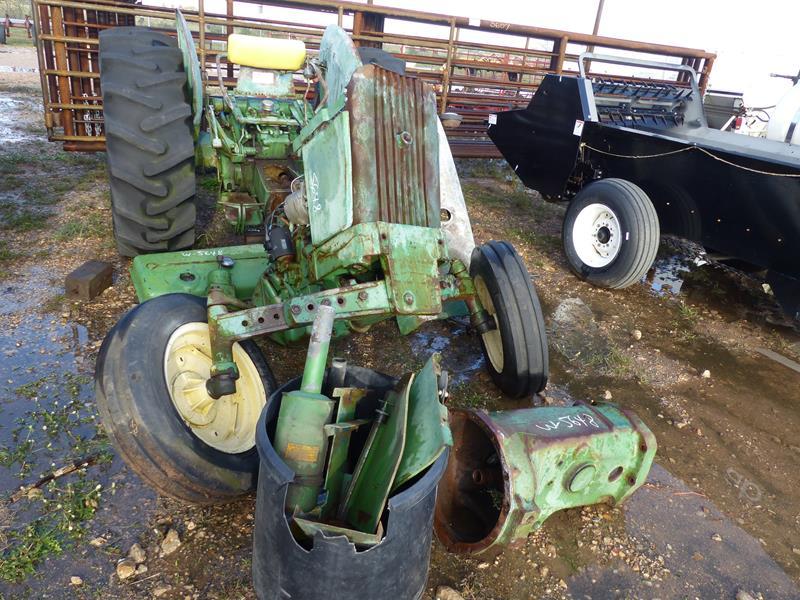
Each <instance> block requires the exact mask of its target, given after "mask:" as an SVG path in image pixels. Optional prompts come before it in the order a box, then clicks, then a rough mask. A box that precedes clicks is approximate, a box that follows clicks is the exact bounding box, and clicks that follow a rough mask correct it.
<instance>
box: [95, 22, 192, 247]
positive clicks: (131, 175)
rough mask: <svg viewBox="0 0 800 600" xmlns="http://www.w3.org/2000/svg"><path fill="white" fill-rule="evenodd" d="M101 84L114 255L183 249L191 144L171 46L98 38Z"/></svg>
mask: <svg viewBox="0 0 800 600" xmlns="http://www.w3.org/2000/svg"><path fill="white" fill-rule="evenodd" d="M100 83H101V87H102V93H103V115H104V122H105V134H106V156H107V160H108V172H109V178H110V180H111V209H112V215H113V220H114V235H115V237H116V241H117V249H118V250H119V253H120V254H122V255H123V256H137V255H139V254H146V253H148V252H162V251H167V250H180V249H183V248H190V247H191V246H192V244H193V243H194V225H195V203H194V195H195V173H194V154H195V152H194V136H193V133H192V108H191V105H190V103H189V99H188V95H187V90H186V73H185V72H184V70H183V57H182V54H181V51H180V50H179V49H178V47H177V42H176V41H175V39H174V38H172V37H170V36H168V35H166V34H163V33H158V32H155V31H152V30H150V29H147V28H144V27H116V28H113V29H106V30H104V31H101V32H100Z"/></svg>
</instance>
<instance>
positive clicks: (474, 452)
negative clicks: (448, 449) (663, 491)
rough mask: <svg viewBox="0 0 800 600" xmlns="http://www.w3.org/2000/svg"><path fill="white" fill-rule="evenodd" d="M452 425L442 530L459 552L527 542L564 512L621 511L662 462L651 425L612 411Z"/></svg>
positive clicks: (499, 415) (499, 417) (455, 416)
mask: <svg viewBox="0 0 800 600" xmlns="http://www.w3.org/2000/svg"><path fill="white" fill-rule="evenodd" d="M450 425H451V427H452V429H453V437H454V439H455V443H454V448H453V452H452V453H451V455H450V461H449V462H448V466H447V472H446V473H445V475H444V477H443V478H442V482H441V483H440V485H439V500H438V501H437V509H436V530H437V535H438V537H439V539H440V540H441V541H442V542H443V543H444V544H445V546H447V547H448V549H450V550H452V551H456V552H471V553H478V552H483V551H485V550H487V549H489V548H493V547H497V546H502V545H505V544H509V543H512V542H514V541H517V540H523V539H525V537H526V536H527V535H528V534H529V533H531V532H532V531H534V530H535V529H537V528H538V527H540V526H541V525H542V523H543V522H544V521H545V520H546V519H547V518H548V517H550V515H552V514H553V513H554V512H556V511H559V510H563V509H565V508H573V507H577V506H586V505H590V504H597V503H600V502H608V501H612V502H617V503H618V502H622V501H623V500H625V499H626V498H627V497H628V496H630V495H631V494H632V493H633V492H634V491H635V490H636V489H637V488H638V487H639V486H641V485H642V484H643V483H644V482H645V479H646V478H647V474H648V472H649V471H650V467H651V466H652V464H653V459H654V457H655V453H656V440H655V436H654V435H653V434H652V432H651V431H650V430H649V429H648V428H647V426H646V425H645V424H644V423H643V422H642V421H641V420H640V419H639V418H638V417H636V415H634V414H632V413H630V412H628V411H625V410H624V409H621V408H619V407H617V406H615V405H613V404H602V405H589V404H585V403H576V404H575V405H573V406H553V407H539V408H529V409H521V410H510V411H504V412H491V413H487V412H485V411H452V413H451V418H450Z"/></svg>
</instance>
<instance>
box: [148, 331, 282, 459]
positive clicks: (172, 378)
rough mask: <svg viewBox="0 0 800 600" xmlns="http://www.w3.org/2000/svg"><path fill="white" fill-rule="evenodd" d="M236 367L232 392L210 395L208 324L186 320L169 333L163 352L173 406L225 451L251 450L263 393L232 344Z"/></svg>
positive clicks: (196, 431) (252, 366) (206, 439)
mask: <svg viewBox="0 0 800 600" xmlns="http://www.w3.org/2000/svg"><path fill="white" fill-rule="evenodd" d="M233 360H234V362H235V363H236V366H237V367H238V369H239V379H237V380H236V393H235V394H231V395H229V396H223V397H222V398H219V399H218V400H214V399H213V398H212V397H211V396H209V395H208V391H206V380H207V379H208V378H209V376H210V375H211V339H210V337H209V334H208V323H186V324H185V325H181V326H180V327H178V329H176V330H175V332H174V333H173V334H172V335H171V336H170V338H169V341H168V342H167V350H166V352H165V353H164V377H165V379H166V381H167V389H168V390H169V396H170V399H171V400H172V404H173V405H174V406H175V410H177V411H178V414H179V415H180V417H181V419H182V420H183V422H184V423H186V425H187V427H189V429H191V430H192V433H194V434H195V435H196V436H197V437H198V438H200V439H201V440H202V441H203V442H205V443H206V444H208V445H209V446H211V447H212V448H214V449H215V450H219V451H220V452H225V453H227V454H238V453H240V452H245V451H247V450H250V449H251V448H252V447H253V446H255V443H256V423H257V422H258V417H259V415H260V414H261V409H262V408H263V407H264V405H265V404H266V402H267V393H266V390H265V389H264V383H263V381H262V380H261V375H259V373H258V369H257V368H256V365H255V363H254V362H253V361H252V360H251V358H250V357H249V356H248V355H247V353H246V352H245V351H244V350H243V349H242V347H241V346H240V345H239V344H234V345H233Z"/></svg>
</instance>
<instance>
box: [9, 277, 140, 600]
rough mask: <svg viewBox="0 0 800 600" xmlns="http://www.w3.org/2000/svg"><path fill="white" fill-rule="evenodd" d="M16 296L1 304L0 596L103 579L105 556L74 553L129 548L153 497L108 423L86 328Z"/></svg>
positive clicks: (29, 594)
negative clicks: (118, 448) (98, 545)
mask: <svg viewBox="0 0 800 600" xmlns="http://www.w3.org/2000/svg"><path fill="white" fill-rule="evenodd" d="M38 277H39V279H40V280H41V279H43V278H44V277H43V276H41V275H39V276H38ZM38 289H47V290H49V289H51V288H50V287H48V286H47V285H44V284H42V286H40V287H39V288H38ZM17 291H19V292H23V291H25V290H17ZM9 295H11V294H10V292H8V291H7V290H6V293H5V294H4V295H3V296H2V302H0V306H1V307H2V309H3V316H2V317H0V325H2V326H1V327H0V349H2V350H1V351H2V358H1V359H0V490H2V494H1V496H2V499H0V513H2V516H1V517H0V521H2V522H3V528H2V531H0V542H2V544H0V596H3V595H4V594H6V593H8V594H9V595H10V597H12V596H13V597H41V595H40V594H39V593H36V592H35V590H37V589H51V586H52V585H53V583H54V581H55V580H57V579H66V580H67V581H68V580H69V577H70V576H71V575H79V576H82V577H83V578H84V579H85V580H86V581H87V582H88V581H92V580H95V581H98V582H100V581H101V579H100V577H101V576H102V568H107V562H108V561H107V560H106V559H105V556H104V554H103V553H99V552H98V553H93V554H92V555H91V556H89V557H86V558H84V559H81V560H77V554H76V553H78V550H79V549H81V548H82V547H83V546H84V545H85V544H86V543H87V542H88V540H90V539H93V538H97V537H98V536H101V537H102V539H103V540H105V541H104V542H102V543H103V544H105V543H109V544H111V543H112V542H114V543H118V541H119V540H124V542H125V543H126V544H130V543H131V540H132V539H135V536H137V535H139V534H140V533H141V531H142V529H143V528H144V527H146V525H145V523H146V522H147V519H146V517H147V516H148V515H149V514H150V513H152V511H153V510H154V508H155V494H154V493H153V492H152V491H150V490H148V489H146V488H144V486H143V485H142V484H141V483H140V482H139V481H138V479H136V478H131V476H130V474H129V473H127V469H126V468H125V467H124V465H123V464H122V462H121V460H120V459H119V458H116V457H115V456H114V454H113V451H112V449H111V445H110V442H109V441H108V439H107V437H106V435H105V433H104V431H103V429H102V427H101V424H100V422H99V417H98V415H97V410H96V406H95V401H94V386H93V375H92V374H93V370H94V358H95V357H94V347H93V345H92V344H91V343H90V336H89V331H88V330H87V329H86V328H85V327H84V326H82V325H78V324H75V323H69V322H64V321H63V320H62V319H60V318H59V317H58V316H57V315H54V314H51V313H44V314H43V313H37V312H35V311H32V310H30V309H31V308H32V305H31V301H30V300H28V299H27V298H26V299H23V300H22V301H18V302H12V301H9V300H8V296H9ZM31 296H32V297H34V298H35V297H36V296H37V294H36V293H33V294H31ZM54 474H56V476H53V475H54ZM134 515H135V516H134ZM131 519H133V520H131ZM137 523H138V524H139V525H137ZM132 524H133V525H132ZM81 553H82V552H81ZM55 565H61V566H60V567H55ZM54 567H55V568H54ZM98 567H101V568H98ZM36 573H38V574H43V573H57V575H48V577H31V576H32V575H35V574H36ZM102 577H103V578H104V577H105V576H102ZM17 581H24V583H23V584H17V583H16V582H17Z"/></svg>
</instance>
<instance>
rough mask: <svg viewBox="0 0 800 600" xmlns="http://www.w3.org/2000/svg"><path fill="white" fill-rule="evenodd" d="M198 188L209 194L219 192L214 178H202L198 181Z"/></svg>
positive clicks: (217, 183) (217, 182)
mask: <svg viewBox="0 0 800 600" xmlns="http://www.w3.org/2000/svg"><path fill="white" fill-rule="evenodd" d="M200 187H201V188H202V189H204V190H208V191H209V192H216V191H217V190H219V181H217V178H216V177H203V178H202V179H201V180H200Z"/></svg>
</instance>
